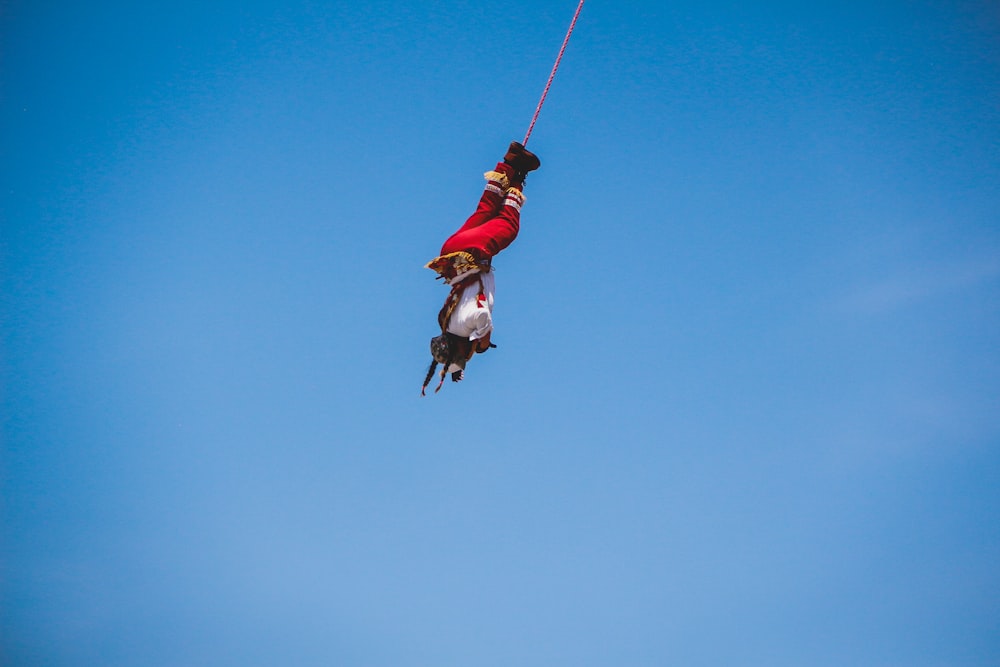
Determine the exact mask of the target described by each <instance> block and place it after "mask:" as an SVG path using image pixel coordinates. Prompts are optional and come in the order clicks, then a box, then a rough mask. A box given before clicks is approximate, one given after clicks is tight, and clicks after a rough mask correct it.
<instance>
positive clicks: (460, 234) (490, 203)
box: [441, 162, 515, 255]
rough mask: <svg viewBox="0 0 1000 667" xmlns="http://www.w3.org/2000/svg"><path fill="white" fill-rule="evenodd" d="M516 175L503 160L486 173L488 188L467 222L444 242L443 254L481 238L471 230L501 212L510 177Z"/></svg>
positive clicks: (462, 247) (457, 249)
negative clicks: (494, 168) (471, 232)
mask: <svg viewBox="0 0 1000 667" xmlns="http://www.w3.org/2000/svg"><path fill="white" fill-rule="evenodd" d="M514 175H515V172H514V169H513V168H512V167H511V166H510V165H508V164H504V163H503V162H501V163H499V164H497V168H496V170H495V171H488V172H486V174H484V176H485V177H486V188H485V189H484V190H483V195H482V197H480V198H479V204H478V205H477V206H476V210H475V212H474V213H473V214H472V215H471V216H469V219H468V220H466V221H465V224H463V225H462V226H461V227H459V228H458V231H456V232H455V233H454V234H452V235H451V236H450V237H449V238H448V240H447V241H445V242H444V245H442V246H441V254H442V255H446V254H448V253H451V252H458V251H459V250H468V249H470V248H471V247H474V246H468V245H466V243H467V241H468V240H470V239H477V238H479V235H476V234H470V231H471V230H474V229H476V228H477V227H480V226H481V225H483V224H484V223H485V222H487V221H488V220H491V219H493V218H495V217H496V216H497V215H499V214H500V212H501V210H502V208H503V203H504V197H505V195H506V194H507V190H508V189H509V187H510V179H511V178H512V177H513V176H514Z"/></svg>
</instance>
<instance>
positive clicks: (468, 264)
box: [426, 250, 490, 285]
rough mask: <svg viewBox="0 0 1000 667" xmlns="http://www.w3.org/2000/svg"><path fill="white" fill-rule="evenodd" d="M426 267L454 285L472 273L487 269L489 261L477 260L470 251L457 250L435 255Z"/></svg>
mask: <svg viewBox="0 0 1000 667" xmlns="http://www.w3.org/2000/svg"><path fill="white" fill-rule="evenodd" d="M426 267H427V268H428V269H430V270H432V271H436V272H437V274H438V278H444V281H445V282H446V283H447V284H449V285H454V284H456V283H458V282H460V281H461V280H463V279H464V278H467V277H469V276H471V275H473V274H476V273H480V272H481V271H489V270H490V262H489V261H488V260H486V261H480V260H477V259H476V257H475V256H474V255H473V254H472V253H471V252H466V251H465V250H459V251H458V252H450V253H448V254H447V255H441V256H440V257H435V258H434V259H432V260H431V261H429V262H428V263H427V264H426Z"/></svg>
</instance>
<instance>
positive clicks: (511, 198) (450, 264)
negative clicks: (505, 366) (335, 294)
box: [420, 141, 541, 395]
mask: <svg viewBox="0 0 1000 667" xmlns="http://www.w3.org/2000/svg"><path fill="white" fill-rule="evenodd" d="M539 166H541V162H539V160H538V158H537V157H536V156H535V155H534V154H533V153H531V152H529V151H528V150H527V149H526V148H525V147H524V146H522V145H521V144H520V143H518V142H516V141H515V142H512V143H511V145H510V148H509V149H508V150H507V154H506V155H505V156H504V158H503V162H500V163H499V164H497V166H496V169H495V170H494V171H488V172H486V173H485V174H484V176H485V177H486V189H485V190H484V191H483V196H482V197H481V198H480V199H479V205H478V206H477V207H476V212H475V213H473V214H472V215H471V216H470V217H469V219H468V220H466V221H465V224H464V225H462V226H461V227H460V228H459V230H458V231H457V232H455V233H454V234H452V235H451V236H450V237H449V238H448V240H447V241H445V242H444V245H443V246H441V255H440V256H439V257H437V258H435V259H433V260H431V262H430V263H428V264H427V268H429V269H433V270H434V271H436V272H437V273H438V278H442V279H443V280H444V282H445V284H447V285H449V286H450V287H451V292H450V293H449V294H448V298H447V299H445V302H444V306H443V307H442V308H441V312H439V313H438V324H439V325H440V327H441V335H439V336H435V337H434V338H432V339H431V356H432V357H433V358H434V360H433V361H432V362H431V366H430V368H429V369H428V371H427V377H425V378H424V384H423V386H422V387H421V388H420V393H421V395H423V394H424V392H425V390H426V389H427V385H428V384H429V383H430V381H431V378H432V377H434V371H435V370H436V369H437V366H438V364H441V380H440V382H438V385H437V388H436V389H435V390H434V391H435V392H437V391H439V390H440V389H441V385H443V384H444V379H445V376H446V375H448V374H451V379H452V381H453V382H458V381H460V380H461V379H462V378H463V377H464V373H465V365H466V363H467V362H468V361H469V359H471V358H472V355H473V354H476V353H477V352H478V353H481V352H486V351H487V350H488V349H490V348H491V347H496V346H495V345H493V344H492V343H491V342H490V336H491V334H492V333H493V294H494V291H495V281H494V279H493V267H492V261H493V257H494V256H496V255H497V254H498V253H499V252H500V251H501V250H503V249H504V248H506V247H507V246H509V245H510V244H511V243H512V242H513V241H514V239H515V238H516V237H517V232H518V230H519V229H520V224H521V206H522V205H523V204H524V192H523V191H524V178H525V176H526V175H527V174H528V172H529V171H534V170H535V169H538V167H539Z"/></svg>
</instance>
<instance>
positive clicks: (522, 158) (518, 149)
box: [503, 141, 542, 175]
mask: <svg viewBox="0 0 1000 667" xmlns="http://www.w3.org/2000/svg"><path fill="white" fill-rule="evenodd" d="M503 161H504V162H506V163H507V164H509V165H510V166H512V167H514V169H515V170H516V171H517V172H518V173H519V174H522V175H523V174H527V173H528V172H529V171H534V170H536V169H538V168H539V167H540V166H542V162H541V160H539V159H538V156H537V155H535V154H534V153H532V152H531V151H529V150H528V149H527V148H525V147H524V146H523V145H522V144H521V143H520V142H517V141H512V142H510V148H508V149H507V154H506V155H504V156H503Z"/></svg>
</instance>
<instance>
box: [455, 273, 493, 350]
mask: <svg viewBox="0 0 1000 667" xmlns="http://www.w3.org/2000/svg"><path fill="white" fill-rule="evenodd" d="M479 277H480V278H481V279H482V281H483V294H484V295H485V297H486V298H485V299H484V300H482V301H480V299H479V281H478V280H473V281H471V282H470V283H469V284H468V285H466V286H465V288H463V289H462V295H461V296H460V297H459V299H458V305H457V306H455V310H454V311H453V312H452V314H451V320H450V321H449V322H448V331H449V332H450V333H453V334H455V335H457V336H462V337H463V338H468V339H469V340H478V339H480V338H485V337H486V335H487V334H489V333H490V332H491V331H493V294H494V292H496V281H495V280H494V278H493V271H487V272H485V273H480V274H479Z"/></svg>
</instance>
